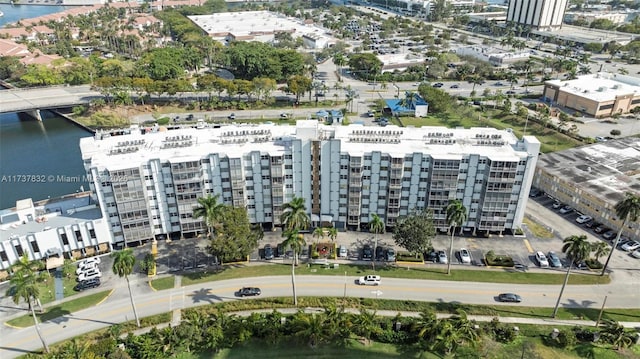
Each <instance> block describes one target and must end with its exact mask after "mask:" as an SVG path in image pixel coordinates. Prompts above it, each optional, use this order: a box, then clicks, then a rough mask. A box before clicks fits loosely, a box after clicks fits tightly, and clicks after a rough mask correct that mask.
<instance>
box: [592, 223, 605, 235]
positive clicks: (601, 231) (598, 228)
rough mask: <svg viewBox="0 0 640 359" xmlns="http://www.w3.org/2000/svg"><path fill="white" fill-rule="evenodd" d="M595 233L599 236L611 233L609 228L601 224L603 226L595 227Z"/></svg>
mask: <svg viewBox="0 0 640 359" xmlns="http://www.w3.org/2000/svg"><path fill="white" fill-rule="evenodd" d="M593 231H594V232H596V233H598V234H600V233H604V232H606V231H609V227H605V226H604V225H602V224H601V225H599V226H597V227H595V228H594V229H593Z"/></svg>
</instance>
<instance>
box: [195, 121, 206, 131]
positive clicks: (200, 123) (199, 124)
mask: <svg viewBox="0 0 640 359" xmlns="http://www.w3.org/2000/svg"><path fill="white" fill-rule="evenodd" d="M206 126H207V124H206V122H204V120H203V119H199V120H198V121H197V122H196V128H197V129H199V130H201V129H203V128H205V127H206Z"/></svg>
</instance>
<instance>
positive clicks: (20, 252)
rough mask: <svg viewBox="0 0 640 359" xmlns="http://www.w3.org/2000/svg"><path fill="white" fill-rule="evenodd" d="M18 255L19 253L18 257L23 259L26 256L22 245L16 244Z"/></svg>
mask: <svg viewBox="0 0 640 359" xmlns="http://www.w3.org/2000/svg"><path fill="white" fill-rule="evenodd" d="M16 253H18V257H22V256H23V255H24V251H23V250H22V246H21V245H20V244H16Z"/></svg>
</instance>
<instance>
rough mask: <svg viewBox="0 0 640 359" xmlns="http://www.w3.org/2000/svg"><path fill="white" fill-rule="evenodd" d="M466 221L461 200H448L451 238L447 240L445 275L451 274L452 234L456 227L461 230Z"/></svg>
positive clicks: (465, 213) (465, 210)
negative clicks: (447, 257)
mask: <svg viewBox="0 0 640 359" xmlns="http://www.w3.org/2000/svg"><path fill="white" fill-rule="evenodd" d="M466 221H467V208H465V206H463V205H462V202H461V201H460V200H458V199H456V200H453V201H451V202H449V205H447V224H448V225H449V228H450V230H451V240H450V241H449V261H448V263H447V275H449V274H451V262H453V235H454V234H455V231H456V227H460V232H462V225H463V224H464V222H466Z"/></svg>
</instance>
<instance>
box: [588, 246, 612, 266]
mask: <svg viewBox="0 0 640 359" xmlns="http://www.w3.org/2000/svg"><path fill="white" fill-rule="evenodd" d="M610 250H611V248H609V245H608V244H607V243H606V242H596V243H591V251H592V252H593V256H594V257H595V260H596V262H597V261H598V259H599V258H600V257H602V256H606V255H607V254H609V251H610Z"/></svg>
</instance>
